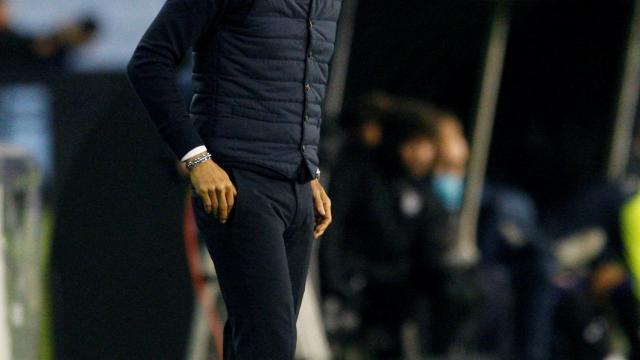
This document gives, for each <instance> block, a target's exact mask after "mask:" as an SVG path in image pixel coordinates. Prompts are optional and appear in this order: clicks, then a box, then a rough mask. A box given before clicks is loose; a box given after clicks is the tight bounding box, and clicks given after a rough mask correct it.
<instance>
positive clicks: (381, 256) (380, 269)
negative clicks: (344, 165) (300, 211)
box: [328, 110, 446, 359]
mask: <svg viewBox="0 0 640 360" xmlns="http://www.w3.org/2000/svg"><path fill="white" fill-rule="evenodd" d="M381 123H382V124H383V134H384V135H383V137H382V143H381V144H380V146H379V147H377V148H376V149H375V150H374V151H373V152H372V154H371V160H370V161H368V162H366V163H364V164H362V165H361V167H360V176H358V177H357V178H356V179H354V181H355V185H354V188H356V189H367V191H357V192H356V194H357V197H356V198H355V199H354V200H353V201H351V202H350V204H351V205H352V208H351V209H350V212H351V213H352V214H357V216H353V217H352V218H350V219H351V220H350V221H349V223H348V224H344V225H345V226H341V227H340V228H336V229H332V230H335V231H332V233H331V237H330V238H329V240H328V241H337V242H338V243H340V244H343V246H344V247H346V248H349V249H351V250H350V251H352V252H353V253H354V256H355V257H354V259H355V258H359V259H360V261H361V262H362V271H363V275H364V279H365V281H366V284H365V286H364V289H363V293H362V297H361V301H362V304H361V316H362V327H361V329H362V330H363V334H362V335H363V340H364V342H365V345H366V347H367V348H368V350H369V351H370V355H371V357H372V358H376V359H396V358H401V357H402V347H401V337H400V330H401V326H402V324H403V323H404V322H405V320H406V319H407V317H408V315H409V314H410V311H411V310H412V307H411V302H412V300H413V299H414V297H415V296H416V295H417V293H418V292H419V291H422V287H423V283H422V279H421V276H420V271H421V269H422V266H423V265H424V262H425V261H428V260H427V257H428V256H429V254H427V252H428V251H429V247H428V246H425V244H429V243H431V244H432V243H434V240H433V238H440V237H441V236H442V232H444V231H446V228H444V227H443V224H446V221H444V219H446V211H445V210H444V209H443V208H442V207H440V206H438V204H439V203H438V202H437V201H436V199H435V195H434V193H433V192H432V185H431V179H430V171H431V166H432V165H433V160H434V158H435V151H436V150H435V144H434V139H433V137H434V129H433V128H432V127H430V126H428V125H427V124H426V123H425V122H424V121H423V119H422V118H421V117H420V116H419V115H418V114H416V113H415V112H410V111H395V110H394V111H392V112H391V113H389V114H387V115H385V116H383V117H382V118H381ZM350 261H354V260H353V259H350Z"/></svg>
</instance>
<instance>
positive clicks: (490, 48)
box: [448, 0, 510, 266]
mask: <svg viewBox="0 0 640 360" xmlns="http://www.w3.org/2000/svg"><path fill="white" fill-rule="evenodd" d="M509 20H510V18H509V11H508V4H507V2H506V1H505V0H498V1H497V4H496V8H495V13H494V16H493V21H492V24H491V30H490V33H489V40H488V44H487V50H486V54H485V60H484V68H483V71H482V80H481V83H480V91H479V96H478V103H477V109H476V116H475V128H474V132H473V139H472V144H471V146H472V147H471V158H470V160H469V167H468V172H467V183H466V188H465V197H464V198H465V200H464V204H463V206H462V212H461V215H460V226H459V228H458V238H457V246H456V248H455V251H453V253H452V254H450V257H449V259H448V262H449V263H450V264H452V265H462V266H464V265H470V264H473V263H475V262H476V261H477V260H478V259H479V257H480V254H479V251H478V247H477V244H476V237H477V234H476V233H477V231H476V228H477V224H478V217H479V215H480V205H481V204H480V201H481V196H482V189H483V187H484V178H485V173H486V168H487V161H488V158H489V148H490V145H491V135H492V133H493V124H494V117H495V112H496V106H497V103H498V94H499V92H500V82H501V79H502V68H503V64H504V58H505V53H506V50H507V39H508V34H509Z"/></svg>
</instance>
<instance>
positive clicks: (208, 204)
mask: <svg viewBox="0 0 640 360" xmlns="http://www.w3.org/2000/svg"><path fill="white" fill-rule="evenodd" d="M199 196H200V198H201V199H202V203H203V205H204V212H206V213H207V214H211V210H212V206H211V199H210V198H209V194H205V195H204V196H202V195H199Z"/></svg>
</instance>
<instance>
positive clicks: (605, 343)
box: [545, 183, 640, 360]
mask: <svg viewBox="0 0 640 360" xmlns="http://www.w3.org/2000/svg"><path fill="white" fill-rule="evenodd" d="M639 225H640V193H638V191H637V189H636V188H635V187H628V186H626V184H621V183H602V184H596V185H592V186H589V187H587V188H586V189H585V190H583V191H580V192H579V193H578V194H577V195H576V196H574V197H573V198H572V199H570V200H569V201H568V202H567V203H566V204H565V205H564V206H563V207H562V208H560V209H559V210H557V211H555V212H552V213H551V214H550V216H549V217H548V218H547V220H546V222H545V230H546V231H547V232H548V233H549V236H551V237H553V238H554V239H555V240H554V253H555V254H556V258H557V259H558V262H559V265H560V269H559V270H560V271H558V273H557V274H556V276H555V278H554V284H555V286H556V290H557V296H558V299H557V302H558V305H557V309H556V312H555V314H556V318H555V325H556V336H555V341H554V345H555V346H554V357H555V358H557V359H573V358H580V359H594V360H595V359H602V358H605V357H606V356H608V355H610V354H611V353H613V352H619V350H620V349H616V348H615V346H613V345H612V344H613V340H612V338H613V337H614V336H613V331H612V329H614V328H619V329H620V330H621V332H622V334H624V337H625V338H626V343H627V345H628V354H629V359H640V312H639V305H640V304H639V303H638V296H637V295H638V294H639V293H638V291H637V286H638V285H637V281H638V279H640V261H639V259H640V228H639V227H638V226H639Z"/></svg>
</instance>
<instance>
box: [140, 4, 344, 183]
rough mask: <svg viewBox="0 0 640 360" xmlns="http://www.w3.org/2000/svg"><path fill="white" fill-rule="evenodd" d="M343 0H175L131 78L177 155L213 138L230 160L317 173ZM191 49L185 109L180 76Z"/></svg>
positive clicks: (301, 174) (211, 143)
mask: <svg viewBox="0 0 640 360" xmlns="http://www.w3.org/2000/svg"><path fill="white" fill-rule="evenodd" d="M341 1H342V0H167V2H166V3H165V5H164V6H163V8H162V10H161V11H160V13H159V14H158V16H157V17H156V19H155V20H154V22H153V23H152V25H151V26H150V27H149V29H148V30H147V32H146V33H145V35H144V36H143V37H142V39H141V40H140V43H139V44H138V47H137V48H136V51H135V52H134V54H133V56H132V58H131V61H130V62H129V65H128V75H129V78H130V80H131V83H132V84H133V86H134V88H135V89H136V91H137V93H138V95H139V96H140V98H141V100H142V102H143V103H144V104H145V106H146V108H147V110H148V111H149V113H150V115H151V118H152V120H153V121H154V122H155V123H156V125H157V127H158V129H159V131H160V134H161V135H162V136H163V138H164V140H165V141H166V142H167V143H168V144H169V145H170V146H171V148H172V149H173V151H174V153H175V154H176V155H177V156H178V157H181V156H182V155H184V154H185V153H186V152H188V151H189V150H190V149H192V148H194V147H195V146H198V145H202V144H205V145H206V146H207V148H208V149H209V152H211V153H212V155H213V159H214V161H216V162H217V163H219V164H221V165H223V166H224V165H233V166H239V167H245V168H254V169H264V170H268V171H269V172H271V173H274V174H279V175H280V176H282V177H286V178H288V179H301V178H303V180H304V181H307V180H309V179H310V178H313V177H317V176H319V169H318V165H319V164H318V143H319V140H320V124H321V104H322V101H323V98H324V94H325V90H326V85H327V81H328V78H329V62H330V60H331V58H332V54H333V49H334V41H335V34H336V23H337V20H338V15H339V12H340V7H341ZM189 47H192V48H193V56H194V67H193V90H194V95H193V99H192V102H191V106H190V111H189V112H188V113H187V111H186V110H185V109H184V108H183V107H180V106H178V104H179V102H180V100H179V94H178V91H177V89H176V86H175V76H174V74H175V68H176V67H177V65H178V64H179V63H180V61H181V60H182V57H183V55H184V53H185V52H186V50H187V49H188V48H189Z"/></svg>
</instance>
